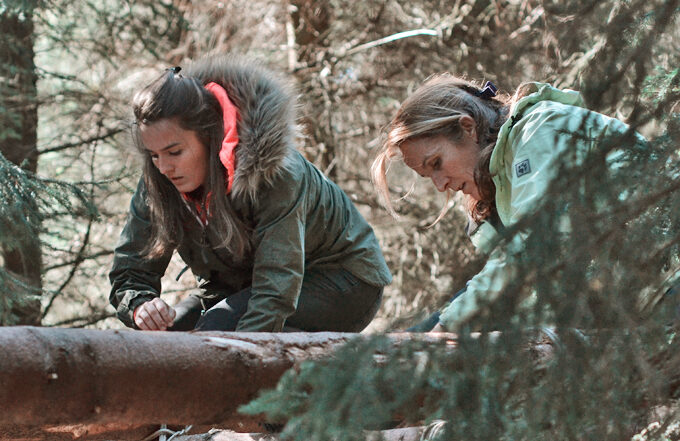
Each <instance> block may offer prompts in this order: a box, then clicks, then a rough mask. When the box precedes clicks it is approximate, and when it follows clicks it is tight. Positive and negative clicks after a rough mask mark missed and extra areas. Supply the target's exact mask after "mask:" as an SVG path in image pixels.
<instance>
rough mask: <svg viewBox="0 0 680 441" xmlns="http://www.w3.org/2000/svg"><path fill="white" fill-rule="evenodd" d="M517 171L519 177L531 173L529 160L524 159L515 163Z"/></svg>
mask: <svg viewBox="0 0 680 441" xmlns="http://www.w3.org/2000/svg"><path fill="white" fill-rule="evenodd" d="M515 173H516V174H517V177H518V178H521V177H522V176H524V175H528V174H529V173H531V164H529V160H528V159H525V160H524V161H521V162H518V163H517V164H515Z"/></svg>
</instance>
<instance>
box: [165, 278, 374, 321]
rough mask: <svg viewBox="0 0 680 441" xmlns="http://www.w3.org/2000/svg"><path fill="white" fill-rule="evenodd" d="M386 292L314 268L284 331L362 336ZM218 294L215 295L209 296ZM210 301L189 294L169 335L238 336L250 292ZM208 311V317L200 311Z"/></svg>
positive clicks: (353, 279) (217, 297) (183, 301)
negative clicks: (194, 332) (234, 333)
mask: <svg viewBox="0 0 680 441" xmlns="http://www.w3.org/2000/svg"><path fill="white" fill-rule="evenodd" d="M382 292H383V288H382V287H377V286H373V285H369V284H368V283H365V282H363V281H362V280H359V279H357V278H356V277H354V276H353V275H352V274H351V273H350V272H349V271H346V270H344V269H341V268H338V269H324V270H314V269H310V270H307V271H306V272H305V275H304V278H303V279H302V288H301V290H300V297H299V298H298V305H297V309H296V310H295V312H294V313H293V315H291V316H290V317H288V319H286V324H285V326H284V331H307V332H317V331H336V332H359V331H361V330H362V329H364V328H365V327H366V326H367V325H368V324H369V323H370V322H371V320H372V319H373V317H374V316H375V314H376V312H378V308H379V307H380V301H381V300H382ZM210 294H211V295H214V294H216V293H210ZM217 294H218V295H217V296H216V298H215V299H212V300H209V299H206V298H203V299H201V297H199V296H196V295H190V296H189V297H188V298H186V299H184V300H182V301H181V302H179V303H178V304H177V305H176V306H175V310H176V311H177V316H176V318H175V324H174V325H173V326H172V327H171V328H170V329H169V330H170V331H188V330H192V329H195V330H197V331H234V330H236V325H237V324H238V321H239V319H240V318H241V317H242V316H243V314H245V312H246V310H247V308H248V301H249V300H250V297H251V296H252V291H251V289H250V288H245V289H243V290H241V291H238V292H236V293H233V294H228V295H226V294H222V293H217ZM204 308H205V309H207V311H205V313H204V314H203V315H201V312H202V311H203V310H204Z"/></svg>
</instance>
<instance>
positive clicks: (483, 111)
mask: <svg viewBox="0 0 680 441" xmlns="http://www.w3.org/2000/svg"><path fill="white" fill-rule="evenodd" d="M386 132H387V136H386V141H385V143H384V144H383V147H382V150H381V152H380V153H379V155H378V156H377V158H376V160H375V161H374V163H373V167H372V175H373V181H374V182H375V184H376V187H377V189H378V190H379V191H380V193H381V194H382V195H383V197H384V200H385V202H386V206H387V209H388V210H389V211H390V212H391V213H393V214H394V210H393V208H392V206H391V203H390V199H389V192H388V188H387V178H386V170H387V163H388V162H389V161H390V159H392V158H394V157H397V156H400V157H401V158H402V159H403V161H404V163H405V164H406V165H407V166H408V167H410V168H412V169H413V170H415V171H416V172H417V173H418V174H420V175H421V176H424V177H428V178H430V179H432V183H433V184H434V185H435V187H436V188H437V190H439V191H440V192H446V193H447V196H450V194H451V193H455V192H462V193H464V194H465V195H466V196H465V197H466V201H467V211H468V216H469V219H470V224H469V225H468V234H470V236H471V239H472V242H473V244H474V245H475V247H476V248H477V249H478V250H481V251H482V252H484V253H488V259H487V261H486V264H485V266H484V268H483V269H482V270H481V271H480V272H479V273H478V274H477V275H476V276H474V277H473V278H472V279H471V280H469V281H468V282H467V285H466V288H465V289H464V290H462V291H461V292H459V293H458V294H456V296H454V298H453V299H452V300H451V301H450V302H449V303H448V304H447V306H446V307H445V308H444V309H443V310H442V311H441V314H440V313H439V312H437V313H435V314H434V315H433V316H432V317H430V319H429V320H426V321H425V322H423V323H422V324H421V325H420V326H417V327H414V328H412V330H418V331H426V330H429V329H430V328H432V327H433V326H434V327H435V328H434V330H448V331H453V332H456V331H458V330H459V329H460V328H461V326H463V325H465V324H466V323H468V322H469V321H470V319H472V318H473V317H475V316H477V315H479V314H480V313H482V312H483V311H484V309H485V306H486V305H489V304H491V303H493V302H495V301H496V300H497V299H498V298H499V297H500V296H501V294H502V293H503V291H504V290H505V289H506V288H507V287H508V284H509V282H510V280H511V279H512V276H513V272H514V267H513V265H511V264H509V261H508V255H509V254H517V253H521V250H522V243H521V236H522V235H519V234H516V235H514V236H513V237H512V238H511V240H510V241H509V242H507V243H506V245H505V246H504V247H499V246H496V245H497V244H498V243H500V242H499V238H500V236H501V234H500V233H501V231H502V230H503V229H506V228H508V227H511V226H513V225H515V224H517V223H518V222H519V221H520V220H521V219H523V218H525V217H526V216H530V215H532V214H533V213H535V212H536V210H538V209H539V207H540V204H541V203H542V202H543V198H544V196H545V195H546V192H547V190H548V187H549V185H550V183H551V182H552V181H553V180H554V179H555V178H556V177H557V173H558V171H559V170H560V168H561V166H562V165H563V164H565V163H568V162H571V163H574V164H578V161H581V160H582V159H583V158H584V157H585V156H586V155H587V153H588V152H590V151H594V150H595V149H597V148H599V147H601V146H603V145H605V146H607V147H606V148H609V149H610V150H611V146H612V145H619V146H622V145H624V144H625V143H629V144H633V143H636V142H642V143H644V142H645V141H644V139H643V138H642V137H641V136H640V135H639V134H637V133H636V132H634V131H633V130H631V129H630V128H629V127H628V126H627V125H625V124H624V123H623V122H621V121H619V120H617V119H614V118H610V117H608V116H605V115H602V114H600V113H596V112H593V111H590V110H588V109H586V108H584V107H583V102H582V99H581V97H580V95H579V94H578V93H577V92H575V91H572V90H559V89H556V88H554V87H551V86H550V85H548V84H542V83H527V84H524V85H522V86H520V88H519V89H518V90H517V92H516V93H515V96H514V97H512V98H509V97H500V96H498V95H497V91H496V87H495V86H494V85H493V84H492V83H489V82H487V84H486V85H485V87H483V88H480V87H479V86H477V85H475V84H474V83H472V82H468V81H465V80H463V79H460V78H456V77H454V76H452V75H449V74H442V75H437V76H434V77H432V78H430V79H429V80H428V81H426V82H425V83H424V84H423V85H422V86H420V87H419V88H418V89H417V90H416V91H415V92H414V93H413V94H412V95H411V96H409V97H408V98H407V99H406V100H405V101H404V102H403V103H402V105H401V107H400V109H399V110H398V111H397V113H396V115H395V116H394V118H393V119H392V121H391V122H390V124H389V126H388V127H387V130H386ZM611 153H613V154H612V155H610V156H611V157H616V156H617V155H616V152H615V151H614V150H611ZM445 211H446V209H444V210H442V212H441V213H440V215H439V217H438V219H437V221H439V220H440V219H441V218H442V216H443V215H444V214H445ZM569 229H570V227H568V226H567V225H565V231H562V232H563V233H568V232H569ZM556 233H557V232H556Z"/></svg>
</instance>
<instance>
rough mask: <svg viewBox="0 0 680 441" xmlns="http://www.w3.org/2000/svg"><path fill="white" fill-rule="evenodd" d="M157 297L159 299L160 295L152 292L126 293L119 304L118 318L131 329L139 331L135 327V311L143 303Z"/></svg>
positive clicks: (130, 291)
mask: <svg viewBox="0 0 680 441" xmlns="http://www.w3.org/2000/svg"><path fill="white" fill-rule="evenodd" d="M156 297H158V295H156V294H155V293H153V292H150V291H136V290H128V291H125V294H124V296H123V298H122V300H121V301H120V303H119V304H118V309H117V310H116V315H117V316H118V319H119V320H120V321H121V322H123V324H124V325H125V326H127V327H129V328H133V329H139V328H137V326H136V325H135V322H134V318H133V314H134V312H135V309H137V307H138V306H139V305H141V304H142V303H146V302H148V301H150V300H153V299H155V298H156Z"/></svg>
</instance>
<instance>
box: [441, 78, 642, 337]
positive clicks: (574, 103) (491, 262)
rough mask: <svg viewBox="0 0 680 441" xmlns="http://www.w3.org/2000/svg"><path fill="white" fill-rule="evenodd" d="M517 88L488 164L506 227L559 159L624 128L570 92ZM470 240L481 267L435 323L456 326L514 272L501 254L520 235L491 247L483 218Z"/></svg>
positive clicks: (539, 192) (534, 199)
mask: <svg viewBox="0 0 680 441" xmlns="http://www.w3.org/2000/svg"><path fill="white" fill-rule="evenodd" d="M523 87H527V88H528V90H529V93H528V94H526V95H525V96H524V97H522V98H521V99H519V100H518V101H517V102H516V103H515V104H514V105H513V106H512V108H511V110H510V117H509V118H508V120H507V121H506V122H505V124H503V126H502V127H501V129H500V131H499V135H498V140H497V142H496V145H495V147H494V151H493V153H492V155H491V159H490V164H489V171H490V172H491V175H492V177H493V182H494V184H495V185H496V197H495V200H496V208H497V210H498V216H499V218H500V221H501V223H502V224H503V225H504V226H506V227H507V226H512V225H513V224H515V223H517V222H518V221H519V220H520V219H522V218H524V217H525V216H529V215H531V214H532V213H533V212H534V211H535V210H536V209H537V208H538V206H539V203H540V202H541V199H542V198H543V196H544V195H545V193H546V191H547V189H548V186H549V185H550V183H551V181H552V180H553V179H555V177H556V175H557V173H558V171H559V169H560V162H561V161H565V160H569V161H577V163H578V161H581V160H582V159H583V158H584V157H585V156H586V154H587V153H588V152H589V151H591V150H592V149H595V148H597V146H598V145H599V144H600V143H601V142H602V141H603V140H605V139H612V138H611V137H613V136H623V135H624V134H625V133H626V132H628V131H629V130H630V129H629V127H628V126H627V125H626V124H624V123H623V122H621V121H620V120H617V119H615V118H611V117H608V116H606V115H603V114H600V113H597V112H593V111H591V110H588V109H586V108H584V107H583V100H582V98H581V96H580V94H579V93H578V92H576V91H573V90H559V89H556V88H554V87H551V86H550V85H548V84H542V83H529V84H527V85H524V86H523ZM635 136H637V137H639V140H640V141H641V142H645V141H644V139H643V138H642V137H640V136H639V135H637V134H636V135H635ZM564 229H565V231H562V232H563V233H568V232H569V231H568V230H569V226H568V225H566V226H565V228H564ZM471 238H472V242H473V243H474V245H475V247H476V248H477V249H478V250H480V251H481V252H483V253H489V257H488V260H487V262H486V264H485V266H484V267H483V268H482V270H481V271H480V272H479V273H478V274H477V275H475V276H474V277H473V278H472V279H470V280H469V281H468V283H467V287H466V291H465V294H463V295H461V296H459V297H457V298H456V299H454V300H453V301H452V302H451V303H450V304H449V305H448V306H447V307H446V308H445V309H444V310H443V311H442V314H441V316H440V323H441V324H442V326H444V328H446V329H447V330H450V331H456V330H458V329H459V328H460V326H461V325H463V324H464V323H466V322H467V321H469V320H470V319H471V318H472V317H474V316H475V315H476V314H478V313H479V312H480V311H481V308H483V305H484V304H488V303H489V302H493V301H494V300H495V299H497V298H498V297H499V296H500V295H501V294H502V293H503V291H504V289H505V288H506V287H507V285H508V282H509V281H510V280H511V279H512V277H513V275H514V268H513V267H512V265H510V264H508V260H507V253H519V252H521V250H522V235H521V234H517V235H515V237H513V238H512V239H511V241H510V242H509V243H508V244H507V246H506V247H504V248H503V249H501V247H495V244H496V242H497V240H498V238H499V234H498V232H497V231H496V230H495V229H494V227H493V226H492V225H491V224H490V223H489V222H483V223H482V224H481V225H480V226H479V228H478V229H477V230H476V231H475V232H474V233H473V234H472V237H471Z"/></svg>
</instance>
